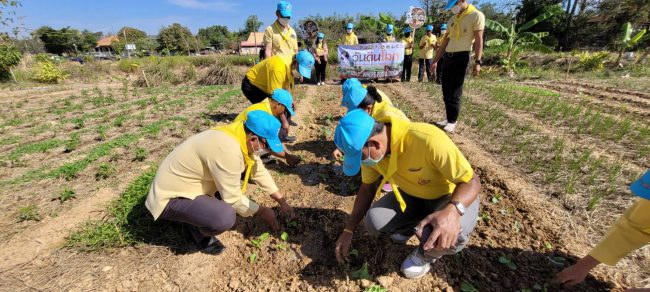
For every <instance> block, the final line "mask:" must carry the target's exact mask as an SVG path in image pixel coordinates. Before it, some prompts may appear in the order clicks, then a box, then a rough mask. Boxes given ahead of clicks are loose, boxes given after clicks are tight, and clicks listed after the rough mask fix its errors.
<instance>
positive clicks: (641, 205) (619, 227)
mask: <svg viewBox="0 0 650 292" xmlns="http://www.w3.org/2000/svg"><path fill="white" fill-rule="evenodd" d="M630 190H631V191H632V193H633V194H635V195H637V196H639V197H641V198H640V199H639V200H638V201H636V202H635V203H634V204H633V205H632V206H630V207H629V208H627V210H626V211H625V213H623V216H621V217H620V218H619V219H618V221H617V222H616V224H614V225H613V226H612V227H610V229H609V231H608V232H607V235H605V238H603V239H601V240H600V243H598V245H597V246H596V247H595V248H594V249H592V250H591V252H589V254H588V255H586V256H585V257H583V258H582V259H580V260H578V262H577V263H576V264H575V265H573V266H570V267H568V268H566V269H564V270H562V271H561V272H559V273H558V274H557V275H556V276H555V282H557V283H564V284H568V285H575V284H578V283H580V282H582V281H584V280H585V278H586V277H587V275H588V274H589V271H591V269H593V268H595V267H596V266H598V265H599V264H600V263H604V264H606V265H610V266H613V265H616V263H617V262H618V261H619V260H620V259H621V258H623V257H624V256H626V255H627V254H629V253H630V252H632V251H633V250H635V249H638V248H641V247H642V246H644V245H646V244H648V243H650V170H648V171H647V172H646V173H645V174H644V175H643V176H642V177H641V178H640V179H638V180H637V181H636V182H634V183H632V185H631V186H630Z"/></svg>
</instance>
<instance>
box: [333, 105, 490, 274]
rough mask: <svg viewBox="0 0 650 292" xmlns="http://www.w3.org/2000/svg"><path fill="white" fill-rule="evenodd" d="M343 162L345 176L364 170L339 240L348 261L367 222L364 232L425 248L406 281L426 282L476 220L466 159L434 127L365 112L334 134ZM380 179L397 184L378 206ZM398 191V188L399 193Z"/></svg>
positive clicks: (475, 181) (407, 265) (409, 263)
mask: <svg viewBox="0 0 650 292" xmlns="http://www.w3.org/2000/svg"><path fill="white" fill-rule="evenodd" d="M334 143H335V144H336V146H337V147H338V148H339V149H341V150H342V151H343V152H344V154H345V158H344V161H343V172H344V173H345V175H348V176H353V175H355V174H357V173H358V172H359V169H361V178H362V184H361V187H360V188H359V191H358V192H357V197H356V199H355V201H354V207H353V210H352V214H351V215H350V218H349V219H348V220H347V222H346V224H345V229H343V232H342V233H341V235H340V237H339V238H338V240H337V242H336V258H337V260H338V261H339V262H342V261H344V260H345V259H346V258H347V255H348V249H349V247H350V243H351V241H352V234H353V232H354V230H355V228H356V227H357V225H358V224H359V222H360V221H361V219H363V218H364V216H365V220H364V221H365V222H364V223H365V227H366V231H367V232H368V233H370V234H371V235H373V236H390V238H391V239H392V240H393V242H395V243H400V244H405V243H406V241H408V239H409V238H410V237H411V236H413V234H414V233H415V234H416V235H417V236H418V238H419V239H420V245H419V246H418V247H417V248H416V249H415V250H414V251H413V252H412V253H411V255H409V256H408V258H407V259H406V260H405V261H404V262H403V263H402V267H401V271H402V273H403V274H404V275H405V276H406V277H407V278H410V279H411V278H419V277H422V276H424V275H425V274H426V273H427V272H428V271H429V269H430V268H431V265H430V264H431V263H433V262H435V261H436V260H437V259H439V258H440V257H442V256H443V255H449V254H454V253H457V252H459V251H460V250H462V249H463V248H464V247H465V245H467V243H468V241H469V236H470V233H471V232H472V231H473V230H474V226H475V225H476V220H477V218H478V210H479V198H478V194H479V191H480V189H481V185H480V182H479V178H478V176H476V175H475V174H474V172H473V170H472V167H471V166H470V164H469V162H467V159H465V157H464V156H463V154H462V153H461V152H460V150H458V148H457V147H456V145H454V143H453V142H452V141H451V139H449V137H448V136H447V135H445V133H444V132H443V131H442V130H440V129H438V128H437V127H435V126H433V125H429V124H426V123H411V122H410V121H408V120H404V119H400V118H396V117H393V116H388V118H387V119H386V120H384V121H383V122H378V121H375V120H374V119H373V118H372V117H371V116H370V115H368V113H366V112H365V111H363V110H361V109H357V110H353V111H351V112H349V113H348V114H347V115H346V116H345V117H343V119H341V121H340V123H339V125H338V126H337V127H336V131H335V133H334ZM379 176H383V177H384V181H388V182H390V183H391V185H392V186H393V192H390V193H388V194H386V195H385V196H383V197H382V198H380V199H379V200H378V201H376V202H375V203H374V204H373V198H374V197H375V196H377V194H378V193H380V190H377V192H374V187H375V186H376V181H377V179H378V178H379ZM396 186H399V187H396Z"/></svg>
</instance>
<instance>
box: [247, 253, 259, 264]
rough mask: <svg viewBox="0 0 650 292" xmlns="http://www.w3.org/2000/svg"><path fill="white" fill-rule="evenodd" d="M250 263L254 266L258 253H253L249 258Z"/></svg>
mask: <svg viewBox="0 0 650 292" xmlns="http://www.w3.org/2000/svg"><path fill="white" fill-rule="evenodd" d="M248 261H249V262H250V263H252V264H254V263H255V262H256V261H257V253H252V254H251V255H249V256H248Z"/></svg>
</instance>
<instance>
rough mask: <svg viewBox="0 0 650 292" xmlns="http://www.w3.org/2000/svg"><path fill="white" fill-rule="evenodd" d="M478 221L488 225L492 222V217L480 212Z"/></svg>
mask: <svg viewBox="0 0 650 292" xmlns="http://www.w3.org/2000/svg"><path fill="white" fill-rule="evenodd" d="M479 219H480V220H483V222H484V223H488V222H490V220H492V217H490V214H489V213H488V212H482V213H481V216H480V217H479Z"/></svg>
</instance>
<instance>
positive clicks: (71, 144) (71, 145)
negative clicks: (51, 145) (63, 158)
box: [64, 133, 81, 153]
mask: <svg viewBox="0 0 650 292" xmlns="http://www.w3.org/2000/svg"><path fill="white" fill-rule="evenodd" d="M79 145H81V138H80V137H79V133H72V134H70V140H68V141H66V142H65V150H64V151H65V152H66V153H69V152H72V151H73V150H75V149H77V147H79Z"/></svg>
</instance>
